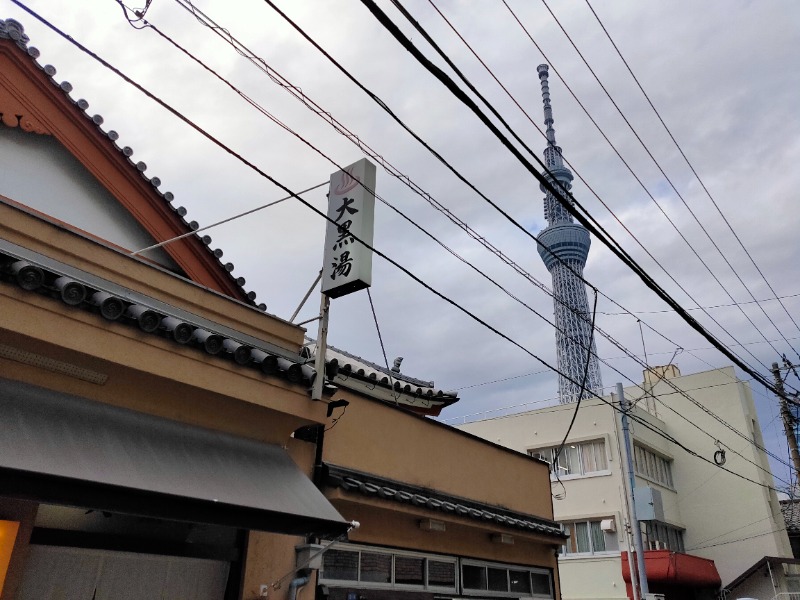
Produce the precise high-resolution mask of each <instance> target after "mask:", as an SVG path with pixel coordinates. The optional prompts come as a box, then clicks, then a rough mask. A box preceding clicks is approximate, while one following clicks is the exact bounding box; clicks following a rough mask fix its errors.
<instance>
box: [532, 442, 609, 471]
mask: <svg viewBox="0 0 800 600" xmlns="http://www.w3.org/2000/svg"><path fill="white" fill-rule="evenodd" d="M557 452H558V447H557V446H551V447H548V448H539V449H536V450H528V454H530V455H531V456H535V457H536V458H540V459H542V460H543V461H545V462H546V463H547V464H549V465H550V471H551V472H553V473H556V472H557V473H558V476H559V477H567V476H578V477H580V476H582V475H590V474H592V473H604V472H608V458H607V457H606V443H605V440H591V441H588V442H577V443H573V444H569V443H568V444H565V445H564V447H563V448H562V449H561V453H560V454H559V455H558V463H557V464H556V465H555V467H554V466H553V461H554V460H555V456H556V453H557Z"/></svg>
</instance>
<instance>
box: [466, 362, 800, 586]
mask: <svg viewBox="0 0 800 600" xmlns="http://www.w3.org/2000/svg"><path fill="white" fill-rule="evenodd" d="M644 375H645V381H644V382H643V384H642V385H640V386H635V387H629V388H626V389H625V390H624V393H625V396H626V398H627V399H628V400H629V401H632V402H634V404H635V408H634V409H633V414H634V416H635V417H637V418H640V419H642V420H643V421H644V422H645V423H647V424H648V425H649V426H651V427H652V428H654V429H656V430H661V431H663V432H665V433H666V434H667V435H674V437H675V439H676V440H677V441H678V442H680V443H681V444H684V445H685V446H686V447H688V448H690V449H692V450H694V451H696V452H698V453H699V454H701V455H702V457H703V458H705V459H706V461H704V460H702V459H700V458H698V457H695V456H692V455H690V454H689V453H687V452H686V451H684V450H683V449H682V448H680V447H679V446H678V445H676V444H675V443H673V442H671V441H669V440H667V439H665V438H664V437H663V436H661V435H659V434H657V433H656V432H654V431H652V430H650V429H648V428H646V427H645V426H644V425H642V424H640V423H634V424H632V426H631V429H632V440H633V447H634V462H635V471H636V487H637V496H638V497H639V502H638V504H637V506H641V507H643V509H644V514H643V511H642V509H640V511H639V513H640V514H639V516H638V518H639V520H640V521H641V531H642V536H643V542H644V547H645V549H646V552H645V557H646V565H647V573H648V582H649V587H650V591H651V592H657V593H658V592H660V593H665V594H666V596H667V598H670V597H672V598H693V597H697V598H700V597H703V598H710V597H714V596H713V594H714V591H715V590H716V589H718V588H719V587H720V584H721V586H722V588H723V590H724V589H725V588H726V587H727V586H729V585H730V584H732V583H733V584H735V586H734V587H737V588H739V589H736V590H732V591H733V592H734V594H735V595H730V596H729V597H731V598H738V597H745V596H746V594H745V595H744V596H742V595H741V594H739V591H741V590H744V589H746V586H744V587H742V585H743V581H744V580H745V579H747V578H748V577H751V576H752V575H753V573H755V572H758V573H759V575H758V578H760V579H764V577H763V573H762V571H763V572H766V569H767V566H766V564H767V563H764V562H763V559H764V557H776V558H775V560H773V561H772V563H773V564H772V566H773V567H774V566H775V564H774V563H781V564H786V567H785V568H783V567H780V568H778V569H774V570H776V571H780V578H778V575H775V577H774V578H773V580H772V581H773V583H776V585H775V586H774V587H773V588H770V589H771V590H773V591H772V592H771V593H769V594H768V595H759V596H756V597H758V598H762V597H764V598H768V599H771V598H773V597H776V596H775V594H776V593H779V592H784V593H788V592H792V591H795V589H796V588H795V587H794V586H795V585H796V584H797V582H795V581H793V579H794V577H793V574H794V573H795V570H794V569H795V568H796V567H795V565H793V564H790V563H791V562H792V560H791V556H792V552H791V547H790V545H789V540H788V537H787V534H786V528H785V525H784V522H783V518H782V515H781V510H780V504H779V502H778V498H777V496H776V493H775V492H774V491H773V490H772V489H770V488H771V487H774V481H773V477H772V475H771V474H770V471H769V464H768V462H767V457H766V455H765V453H764V452H763V451H760V450H758V449H757V448H756V446H755V445H754V444H753V443H751V442H750V441H748V440H747V439H743V438H742V437H740V436H738V435H737V434H736V433H734V432H733V431H732V430H731V428H735V429H736V430H738V431H739V432H742V433H743V434H744V435H745V436H746V437H747V438H749V439H750V440H754V441H755V443H756V444H758V445H760V446H762V447H763V440H762V436H761V430H760V426H759V424H758V418H757V416H756V411H755V407H754V404H753V398H752V392H751V390H750V386H749V385H748V384H747V383H746V382H743V381H740V380H738V379H737V377H736V374H735V371H734V369H733V368H732V367H731V368H723V369H716V370H712V371H707V372H702V373H696V374H692V375H686V376H681V374H680V372H679V370H678V368H677V367H675V366H674V365H669V366H667V367H661V368H657V369H654V370H651V371H648V372H646V373H645V374H644ZM608 400H610V399H609V398H606V399H605V401H601V400H599V399H596V398H595V399H588V400H584V401H583V402H582V404H581V406H580V410H579V412H578V415H577V418H576V421H575V425H574V427H573V429H572V432H571V434H570V436H569V438H568V440H567V444H566V445H565V447H564V449H563V453H562V455H561V456H560V458H559V459H558V463H557V465H556V469H557V470H558V472H559V473H560V477H559V479H560V481H561V483H558V482H557V481H556V480H555V477H554V476H553V475H551V480H552V482H553V485H552V489H553V494H554V498H555V499H554V512H555V518H556V520H557V521H559V522H560V523H562V524H563V525H565V527H566V528H567V529H569V532H570V534H571V537H570V539H569V541H568V542H567V543H566V544H565V545H564V547H563V548H562V552H561V556H560V557H559V564H560V568H559V570H560V574H561V585H562V594H563V598H564V599H565V600H567V599H569V600H573V599H574V600H577V599H588V598H592V599H594V600H601V599H602V600H606V599H608V600H611V599H618V598H626V597H628V595H629V592H630V589H629V581H630V575H629V573H630V570H629V565H628V559H627V551H628V549H629V544H628V536H627V535H626V532H625V531H626V528H625V523H626V522H627V521H628V517H627V514H628V512H627V508H626V504H625V501H624V498H625V494H624V491H623V490H624V485H625V475H624V471H623V469H622V468H621V449H620V444H621V443H622V437H621V427H620V419H619V414H618V412H617V411H615V410H613V409H612V407H611V406H609V404H608V403H607V401H608ZM706 409H707V410H706ZM574 410H575V405H574V404H567V405H561V406H553V407H548V408H542V409H538V410H533V411H529V412H525V413H521V414H517V415H511V416H508V417H499V418H495V419H489V420H485V421H478V422H473V423H468V424H466V425H463V426H460V428H461V429H463V430H465V431H469V432H470V433H474V434H476V435H480V436H481V437H484V438H486V439H487V440H490V441H492V442H494V443H497V444H501V445H504V446H507V447H508V448H512V449H514V450H517V451H519V452H523V453H526V454H529V455H533V456H538V457H541V458H543V459H544V460H546V461H548V462H552V456H553V454H552V452H553V448H554V447H556V446H557V445H558V444H559V443H560V442H561V438H562V437H563V435H564V433H565V432H566V430H567V425H568V424H569V421H570V419H571V417H572V415H573V412H574ZM707 411H710V412H713V413H714V414H716V415H718V416H719V417H720V420H717V419H715V418H714V417H713V416H711V414H709V412H707ZM721 421H724V423H723V422H721ZM728 426H730V427H728ZM717 442H719V443H717ZM723 452H724V455H723ZM715 460H716V462H718V463H722V462H723V461H724V467H725V468H727V469H729V470H730V471H733V472H734V473H737V474H739V475H741V476H742V477H737V476H736V475H733V474H731V473H728V472H726V471H724V470H722V468H720V467H718V466H717V465H716V464H715ZM744 478H747V479H744ZM748 480H751V481H748ZM562 486H563V487H562ZM659 504H660V507H659ZM648 506H649V507H650V509H651V510H650V514H646V512H647V509H648ZM782 559H787V560H782ZM711 561H713V562H711ZM767 562H769V561H767ZM759 564H760V565H761V568H760V569H757V568H754V567H756V566H757V565H759ZM784 573H785V574H786V576H785V577H784ZM787 597H788V596H787Z"/></svg>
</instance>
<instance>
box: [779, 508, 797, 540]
mask: <svg viewBox="0 0 800 600" xmlns="http://www.w3.org/2000/svg"><path fill="white" fill-rule="evenodd" d="M781 514H782V515H783V520H784V522H785V523H786V531H787V532H789V533H792V534H796V533H800V500H781Z"/></svg>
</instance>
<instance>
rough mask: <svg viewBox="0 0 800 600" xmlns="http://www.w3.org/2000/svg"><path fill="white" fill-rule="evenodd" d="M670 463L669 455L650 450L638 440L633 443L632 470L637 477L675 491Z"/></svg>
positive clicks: (671, 460) (671, 461)
mask: <svg viewBox="0 0 800 600" xmlns="http://www.w3.org/2000/svg"><path fill="white" fill-rule="evenodd" d="M672 463H673V459H672V458H671V457H668V456H665V455H663V454H661V453H659V452H656V451H655V450H651V449H650V448H648V447H647V446H644V445H642V444H639V443H638V442H634V443H633V471H634V473H635V474H636V476H637V477H641V478H642V479H645V480H647V481H649V482H651V483H655V484H656V485H659V486H661V487H664V488H667V489H669V490H673V491H675V489H676V488H675V479H674V477H673V476H672Z"/></svg>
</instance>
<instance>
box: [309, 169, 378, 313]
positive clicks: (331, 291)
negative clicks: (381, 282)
mask: <svg viewBox="0 0 800 600" xmlns="http://www.w3.org/2000/svg"><path fill="white" fill-rule="evenodd" d="M328 218H329V219H330V221H329V222H328V227H327V229H326V230H325V256H324V258H323V264H322V293H323V294H326V295H327V296H329V297H330V298H338V297H339V296H344V295H346V294H349V293H351V292H357V291H358V290H362V289H364V288H366V287H369V286H370V285H372V250H370V249H369V248H367V247H366V246H364V244H362V243H361V242H359V241H357V240H356V238H358V240H363V241H364V242H366V243H367V244H369V245H370V246H372V235H373V228H374V220H375V165H373V164H372V163H371V162H369V161H368V160H367V159H366V158H362V159H361V160H360V161H358V162H356V163H353V164H352V165H350V166H349V167H346V168H345V169H343V170H341V171H337V172H336V173H334V174H333V175H331V184H330V191H329V193H328Z"/></svg>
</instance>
